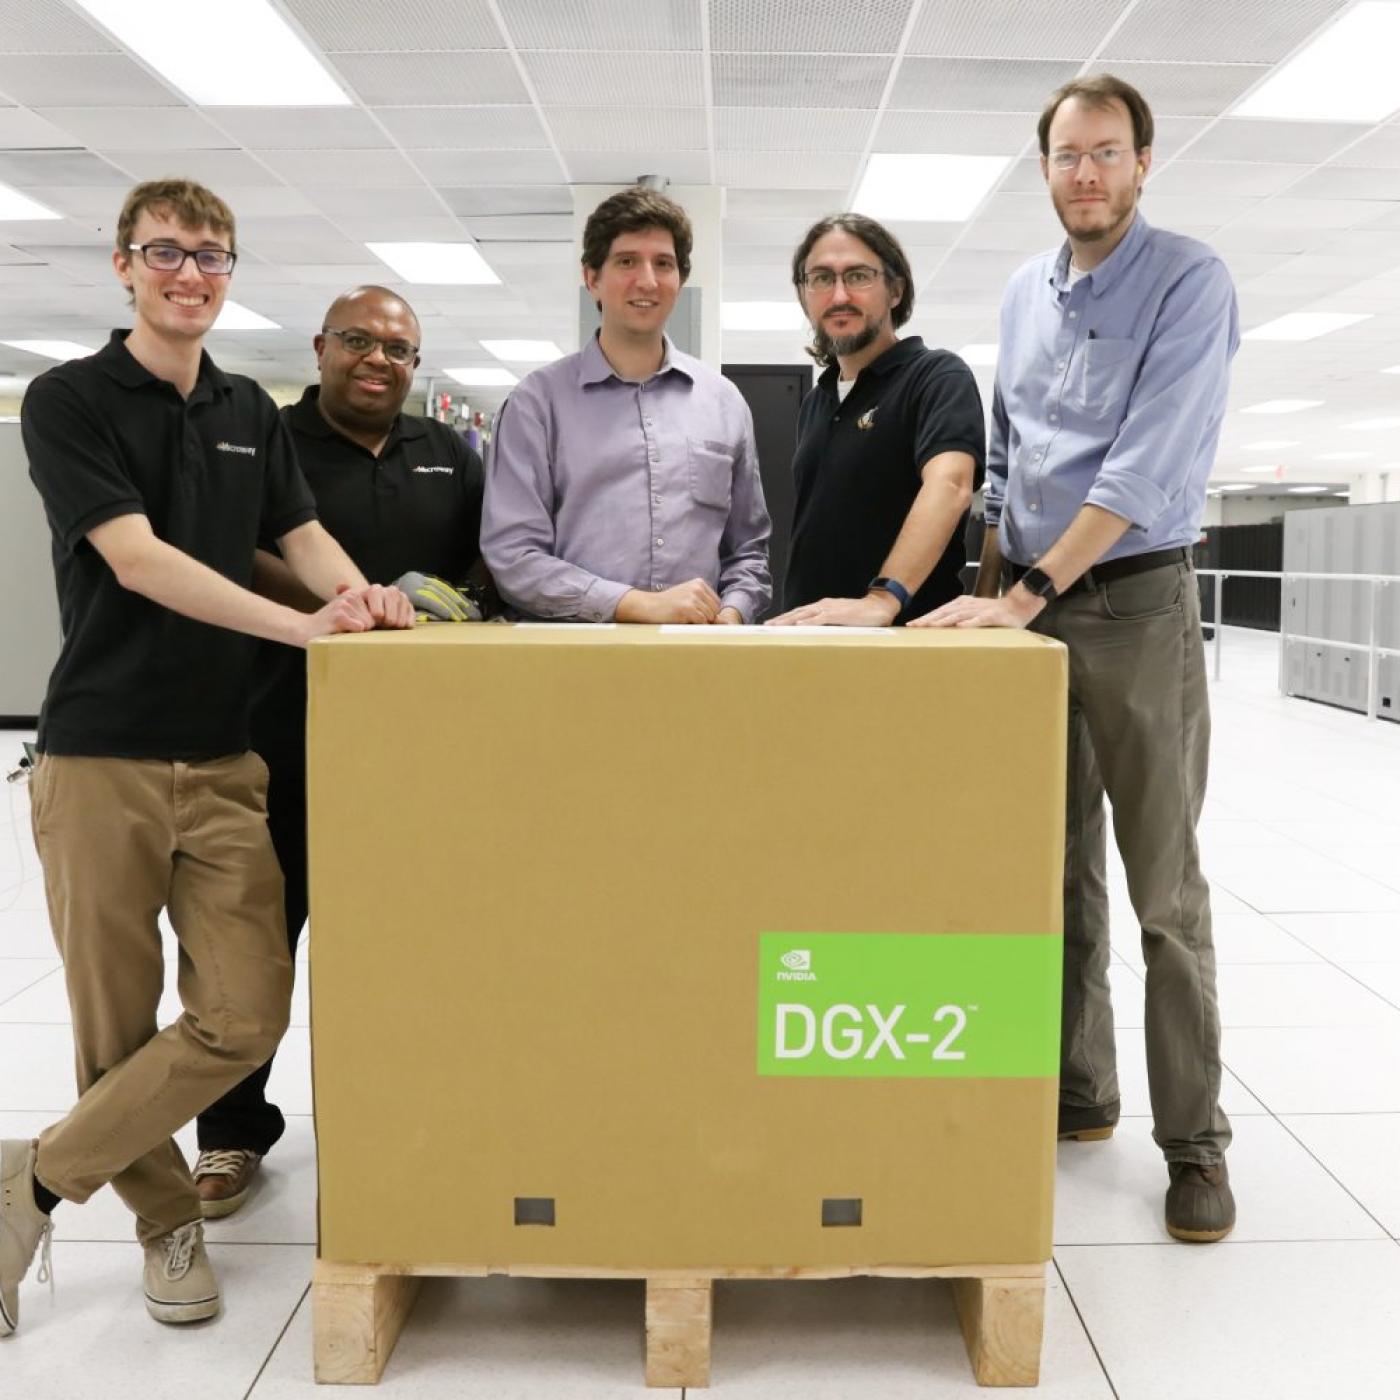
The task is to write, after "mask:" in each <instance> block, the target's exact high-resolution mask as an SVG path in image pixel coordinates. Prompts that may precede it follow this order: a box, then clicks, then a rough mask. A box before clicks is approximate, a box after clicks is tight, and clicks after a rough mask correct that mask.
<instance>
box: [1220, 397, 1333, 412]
mask: <svg viewBox="0 0 1400 1400" xmlns="http://www.w3.org/2000/svg"><path fill="white" fill-rule="evenodd" d="M1321 407H1322V400H1321V399H1266V400H1265V401H1264V402H1263V403H1256V404H1251V405H1250V406H1249V407H1248V408H1242V409H1240V412H1241V413H1302V412H1303V411H1304V410H1306V409H1309V408H1321Z"/></svg>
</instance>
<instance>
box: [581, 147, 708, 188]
mask: <svg viewBox="0 0 1400 1400" xmlns="http://www.w3.org/2000/svg"><path fill="white" fill-rule="evenodd" d="M563 156H564V164H565V165H566V166H567V167H568V171H569V177H570V179H571V180H572V181H573V182H574V183H575V184H579V185H630V184H631V183H632V182H633V181H635V180H637V179H638V178H639V177H640V176H642V175H665V176H666V177H667V178H668V179H669V180H670V181H671V183H672V184H676V185H708V184H709V183H710V158H709V156H708V155H707V154H706V153H705V152H704V151H675V150H671V149H669V148H666V147H657V148H655V149H653V150H650V151H564V152H563Z"/></svg>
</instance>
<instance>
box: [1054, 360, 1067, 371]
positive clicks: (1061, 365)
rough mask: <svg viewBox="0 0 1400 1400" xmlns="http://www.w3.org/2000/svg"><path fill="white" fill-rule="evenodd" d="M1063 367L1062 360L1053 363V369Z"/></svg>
mask: <svg viewBox="0 0 1400 1400" xmlns="http://www.w3.org/2000/svg"><path fill="white" fill-rule="evenodd" d="M1064 367H1065V362H1064V361H1063V360H1056V361H1055V368H1056V369H1064Z"/></svg>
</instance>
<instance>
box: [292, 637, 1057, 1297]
mask: <svg viewBox="0 0 1400 1400" xmlns="http://www.w3.org/2000/svg"><path fill="white" fill-rule="evenodd" d="M309 667H310V720H309V724H310V821H311V876H312V882H311V889H312V899H311V906H312V914H311V918H312V931H313V950H314V951H313V953H312V959H311V963H312V969H313V971H312V1044H313V1056H314V1079H315V1101H316V1126H317V1136H318V1144H319V1154H320V1210H321V1215H320V1229H321V1239H320V1250H321V1256H322V1258H323V1259H326V1260H336V1261H346V1262H351V1261H357V1262H364V1261H374V1262H376V1263H378V1264H383V1265H389V1266H392V1265H396V1264H397V1265H416V1266H429V1268H431V1266H435V1265H440V1266H442V1271H443V1272H450V1271H451V1268H452V1266H453V1265H458V1266H478V1265H485V1266H502V1267H506V1266H510V1267H516V1268H522V1269H523V1268H526V1267H528V1266H540V1267H541V1268H547V1267H553V1266H559V1267H562V1268H577V1269H579V1270H580V1271H586V1270H588V1269H597V1270H599V1271H604V1270H614V1269H617V1270H636V1271H646V1270H658V1269H691V1268H694V1269H715V1268H734V1269H744V1268H754V1269H763V1268H792V1269H796V1268H802V1267H821V1266H832V1267H840V1266H851V1267H852V1268H857V1269H859V1268H861V1267H868V1266H876V1265H899V1264H906V1265H946V1264H982V1265H994V1264H1029V1263H1033V1262H1035V1261H1039V1260H1044V1259H1047V1258H1048V1257H1049V1254H1050V1242H1051V1237H1050V1228H1051V1205H1052V1189H1053V1172H1054V1148H1055V1112H1056V1073H1057V1065H1058V1044H1059V1004H1060V991H1059V987H1060V928H1061V906H1060V900H1061V865H1062V823H1063V816H1064V735H1065V691H1066V661H1065V653H1064V651H1063V649H1062V648H1061V647H1060V646H1059V645H1058V644H1056V643H1053V642H1049V641H1046V640H1044V639H1042V638H1038V637H1033V636H1028V635H1024V634H1013V633H1006V632H958V633H933V632H905V631H899V632H882V633H847V632H841V631H826V632H822V633H820V634H818V635H813V634H803V633H781V634H775V633H774V632H772V631H769V632H766V633H764V632H754V631H747V630H745V631H731V630H730V629H725V628H709V629H698V628H691V629H683V628H676V629H667V628H663V629H659V630H658V629H652V628H616V627H615V628H591V627H563V626H560V627H552V626H538V627H504V626H494V625H488V626H460V627H451V626H442V627H436V628H426V629H420V630H419V631H417V632H415V633H412V634H397V635H392V634H377V635H373V636H366V637H350V638H339V639H334V640H330V641H327V642H323V643H317V644H316V645H314V646H313V647H312V649H311V652H310V659H309ZM522 1202H523V1204H521V1203H522ZM546 1202H547V1203H549V1204H547V1205H546V1204H543V1203H546ZM551 1211H552V1217H553V1224H552V1225H551V1224H547V1223H541V1221H542V1220H543V1219H544V1218H546V1217H548V1215H549V1214H550V1212H551ZM521 1216H523V1219H519V1217H521ZM857 1220H858V1222H859V1223H855V1222H856V1221H857Z"/></svg>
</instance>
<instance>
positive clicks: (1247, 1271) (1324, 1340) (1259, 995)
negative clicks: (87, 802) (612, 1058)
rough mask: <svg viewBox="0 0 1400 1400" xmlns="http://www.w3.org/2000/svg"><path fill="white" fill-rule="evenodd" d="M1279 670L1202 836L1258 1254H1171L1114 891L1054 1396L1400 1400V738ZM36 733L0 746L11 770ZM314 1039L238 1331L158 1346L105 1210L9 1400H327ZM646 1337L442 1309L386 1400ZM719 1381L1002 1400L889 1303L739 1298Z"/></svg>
mask: <svg viewBox="0 0 1400 1400" xmlns="http://www.w3.org/2000/svg"><path fill="white" fill-rule="evenodd" d="M1274 655H1275V653H1274V640H1273V639H1272V638H1270V637H1267V636H1263V635H1260V634H1255V633H1242V632H1235V631H1230V632H1229V633H1228V634H1227V643H1226V657H1225V677H1224V680H1223V681H1222V682H1221V683H1219V684H1218V685H1216V686H1215V687H1214V696H1213V700H1214V712H1215V749H1214V762H1213V768H1214V771H1213V775H1212V779H1211V790H1210V799H1209V803H1208V806H1207V815H1206V819H1205V820H1204V822H1203V823H1202V844H1203V848H1204V851H1205V857H1206V870H1207V873H1208V874H1209V875H1210V876H1211V879H1212V881H1213V882H1214V890H1215V910H1216V927H1217V941H1218V947H1219V957H1220V990H1221V1005H1222V1011H1223V1020H1224V1025H1225V1062H1226V1065H1227V1068H1228V1071H1229V1072H1228V1074H1227V1076H1226V1082H1225V1091H1224V1101H1225V1105H1226V1108H1227V1110H1228V1111H1229V1112H1230V1113H1231V1114H1232V1116H1233V1119H1234V1125H1235V1144H1234V1147H1233V1149H1232V1151H1231V1157H1230V1161H1231V1169H1232V1175H1233V1178H1234V1182H1235V1189H1236V1193H1237V1196H1238V1198H1239V1203H1240V1219H1239V1226H1238V1228H1237V1230H1236V1231H1235V1234H1234V1235H1233V1236H1232V1238H1231V1239H1230V1240H1229V1241H1227V1242H1226V1243H1224V1244H1222V1245H1219V1246H1215V1247H1212V1248H1193V1247H1189V1246H1183V1245H1178V1244H1174V1243H1172V1242H1171V1241H1169V1240H1168V1239H1167V1238H1166V1236H1165V1235H1164V1233H1163V1230H1162V1226H1161V1222H1160V1210H1161V1195H1162V1190H1163V1186H1164V1183H1165V1174H1164V1172H1163V1169H1162V1167H1161V1163H1160V1161H1159V1159H1158V1157H1157V1153H1156V1151H1155V1149H1154V1147H1153V1146H1152V1142H1151V1139H1150V1137H1149V1130H1150V1126H1151V1124H1150V1121H1149V1119H1148V1118H1147V1117H1146V1113H1147V1097H1146V1077H1145V1073H1144V1069H1143V1065H1142V1053H1143V1052H1142V1032H1141V1029H1140V1027H1141V1025H1142V1008H1141V978H1140V963H1139V955H1138V951H1137V934H1136V930H1135V927H1134V924H1133V920H1132V915H1131V911H1130V909H1129V908H1128V905H1127V900H1126V895H1125V893H1124V892H1123V888H1122V882H1121V878H1116V879H1115V886H1116V887H1115V892H1114V900H1113V903H1114V914H1115V938H1114V949H1115V965H1114V969H1113V984H1114V992H1115V997H1116V1005H1117V1011H1118V1015H1117V1019H1118V1022H1119V1025H1120V1027H1121V1029H1120V1033H1119V1034H1120V1043H1119V1048H1120V1056H1121V1059H1122V1067H1121V1069H1122V1083H1123V1099H1124V1111H1125V1114H1126V1115H1127V1116H1126V1117H1125V1120H1124V1123H1123V1125H1122V1127H1121V1129H1120V1131H1119V1133H1118V1135H1117V1136H1116V1137H1115V1138H1114V1139H1113V1140H1112V1141H1111V1142H1108V1143H1103V1144H1084V1145H1080V1144H1068V1145H1065V1146H1063V1147H1062V1148H1061V1150H1060V1173H1059V1187H1058V1202H1057V1213H1056V1226H1055V1240H1056V1247H1055V1265H1054V1267H1053V1268H1052V1269H1051V1270H1050V1276H1049V1281H1050V1290H1049V1298H1048V1305H1047V1309H1046V1335H1045V1350H1044V1360H1043V1370H1042V1381H1041V1391H1042V1392H1043V1393H1044V1394H1045V1395H1047V1396H1056V1397H1065V1400H1099V1397H1111V1396H1117V1397H1118V1400H1155V1398H1156V1397H1158V1396H1161V1397H1170V1400H1179V1397H1182V1396H1189V1397H1192V1400H1251V1397H1260V1400H1263V1398H1264V1397H1267V1400H1294V1397H1297V1400H1302V1397H1307V1398H1308V1400H1313V1397H1317V1396H1324V1395H1325V1396H1329V1397H1331V1396H1335V1397H1338V1400H1371V1397H1374V1400H1396V1397H1400V1365H1397V1363H1396V1360H1395V1343H1396V1338H1397V1337H1400V1170H1398V1169H1397V1165H1396V1164H1397V1162H1400V803H1397V798H1400V725H1395V724H1391V723H1382V724H1368V723H1367V722H1366V721H1365V720H1364V719H1363V718H1361V717H1360V716H1357V715H1353V714H1349V713H1345V712H1342V711H1336V710H1329V709H1326V708H1324V707H1321V706H1317V705H1312V704H1309V703H1307V702H1305V701H1295V700H1285V699H1282V698H1281V697H1280V696H1279V695H1278V694H1277V693H1276V691H1275V689H1274V677H1275V674H1276V672H1275V661H1274ZM19 737H21V736H18V735H8V736H0V760H3V761H8V760H9V759H10V758H11V756H12V753H13V751H14V750H15V748H16V747H17V744H16V742H15V741H17V740H18V738H19ZM9 795H10V799H11V804H12V805H11V808H10V810H9V811H8V812H7V811H6V810H5V809H4V808H3V807H0V1071H3V1072H2V1073H0V1135H3V1136H6V1137H9V1136H22V1135H29V1134H32V1133H34V1132H36V1131H37V1130H38V1128H39V1127H40V1126H41V1125H42V1124H43V1123H44V1122H46V1121H47V1120H48V1119H49V1118H51V1117H52V1116H54V1115H55V1114H56V1113H57V1112H59V1111H61V1110H63V1109H64V1108H66V1107H67V1106H68V1104H69V1102H70V1099H71V1095H72V1087H71V1068H70V1046H69V1040H68V1032H67V1029H66V1022H67V1008H66V1004H65V1001H64V996H63V988H62V974H61V972H60V970H59V964H58V960H57V959H56V958H55V957H54V955H53V947H52V943H51V942H50V940H49V935H48V929H47V925H46V920H45V916H44V914H43V912H42V900H41V897H40V892H39V886H38V882H37V881H36V880H35V879H34V872H35V869H36V865H35V859H34V853H33V849H32V847H31V845H30V842H29V836H28V823H27V809H26V804H25V798H24V793H23V789H13V788H12V789H10V790H9ZM11 826H12V827H13V829H14V834H13V836H12V835H11V832H10V828H11ZM1115 876H1116V877H1117V872H1115ZM306 1019H307V1018H306V1006H305V1002H304V1000H302V999H301V998H299V999H298V1002H297V1007H296V1011H295V1012H294V1015H293V1022H294V1028H293V1030H292V1031H291V1032H290V1033H289V1037H288V1042H287V1044H286V1046H285V1047H284V1050H283V1053H282V1055H281V1057H280V1058H279V1061H278V1069H277V1072H276V1076H275V1079H274V1088H275V1090H276V1094H277V1096H278V1097H279V1099H280V1102H281V1103H282V1105H283V1107H284V1108H285V1109H287V1110H288V1111H289V1112H290V1113H291V1114H292V1115H294V1116H293V1117H292V1118H291V1121H290V1128H289V1132H288V1136H287V1140H286V1142H285V1143H284V1145H283V1146H282V1147H280V1148H279V1149H278V1151H277V1152H276V1153H275V1154H274V1155H273V1156H272V1157H271V1158H270V1159H269V1163H268V1167H267V1169H266V1175H265V1179H264V1180H263V1182H262V1184H261V1187H260V1189H259V1191H258V1193H257V1195H256V1197H255V1198H254V1200H253V1201H252V1203H251V1204H250V1205H249V1207H248V1208H247V1209H246V1210H245V1211H244V1212H243V1213H242V1214H240V1215H239V1216H237V1217H235V1218H234V1219H233V1220H231V1221H228V1222H226V1223H224V1224H216V1225H213V1226H211V1228H210V1231H209V1236H210V1239H211V1241H212V1242H213V1256H214V1260H215V1266H216V1267H217V1268H218V1269H219V1271H220V1274H221V1277H222V1280H223V1286H224V1291H225V1300H226V1309H225V1315H224V1316H223V1318H222V1319H221V1320H219V1321H218V1322H216V1323H213V1324H210V1325H206V1326H202V1327H198V1328H195V1329H192V1330H190V1331H185V1332H181V1331H178V1330H172V1329H167V1328H161V1327H159V1326H158V1325H157V1324H155V1323H152V1322H150V1321H149V1320H148V1319H147V1318H146V1316H145V1313H144V1311H143V1309H142V1307H141V1302H140V1294H139V1285H138V1278H139V1273H138V1267H139V1265H138V1256H137V1253H136V1250H135V1248H134V1246H133V1245H132V1244H131V1243H130V1242H129V1241H130V1224H129V1220H128V1218H127V1216H126V1214H125V1212H124V1210H123V1208H122V1207H121V1205H120V1204H119V1203H118V1202H117V1201H116V1199H115V1198H114V1197H113V1196H112V1195H111V1193H110V1192H103V1193H100V1194H99V1196H98V1197H96V1198H95V1199H94V1200H93V1201H92V1202H91V1203H90V1204H89V1205H87V1206H86V1207H83V1208H81V1209H77V1208H74V1207H71V1206H67V1207H62V1208H60V1210H59V1212H58V1214H57V1217H56V1219H57V1222H58V1227H57V1234H58V1240H57V1244H56V1246H55V1250H54V1254H55V1262H56V1267H57V1275H58V1288H57V1294H56V1297H55V1299H54V1300H53V1302H52V1303H50V1300H49V1299H48V1298H47V1297H46V1296H45V1291H44V1290H43V1289H42V1288H40V1287H39V1286H37V1285H36V1284H35V1283H34V1282H33V1280H32V1279H31V1280H30V1281H29V1282H28V1283H27V1284H26V1286H25V1290H24V1319H23V1327H22V1329H21V1331H20V1333H19V1334H18V1335H17V1336H15V1337H13V1338H11V1339H9V1340H8V1341H6V1342H4V1343H0V1395H3V1396H5V1397H6V1400H8V1397H11V1396H14V1397H16V1398H17V1400H18V1397H23V1400H72V1397H96V1396H100V1397H102V1400H125V1397H127V1396H131V1397H135V1396H140V1397H142V1400H165V1398H166V1397H172V1400H173V1397H180V1400H187V1398H188V1397H190V1396H198V1397H200V1400H243V1397H248V1396H252V1397H254V1400H287V1398H289V1397H294V1396H303V1397H311V1396H313V1395H315V1394H317V1393H319V1394H321V1395H324V1394H325V1393H326V1392H325V1391H324V1390H322V1391H320V1392H317V1391H316V1389H315V1387H314V1386H313V1383H312V1380H311V1341H310V1318H309V1308H308V1304H307V1299H306V1285H307V1278H308V1274H309V1270H310V1265H311V1259H312V1256H313V1253H314V1241H315V1238H316V1230H315V1184H314V1179H313V1172H312V1163H313V1160H314V1152H315V1145H314V1141H313V1135H312V1129H311V1120H310V1117H309V1114H310V1108H311V1104H310V1084H309V1078H308V1056H309V1049H308V1040H307V1031H306ZM187 1137H188V1134H187ZM189 1146H190V1143H189V1142H186V1147H187V1148H188V1147H189ZM640 1318H641V1290H640V1286H639V1285H636V1284H629V1283H580V1282H536V1281H523V1280H522V1281H517V1280H509V1279H491V1280H461V1281H455V1282H448V1281H441V1282H438V1281H430V1282H429V1283H427V1284H426V1285H425V1287H424V1289H423V1293H422V1296H421V1299H420V1301H419V1303H418V1306H417V1308H416V1309H415V1311H414V1314H413V1316H412V1318H411V1320H410V1322H409V1325H408V1327H407V1328H406V1330H405V1333H404V1336H403V1339H402V1341H401V1342H400V1344H399V1347H398V1349H397V1351H396V1352H395V1354H394V1357H393V1360H392V1362H391V1363H390V1366H389V1369H388V1371H387V1372H386V1373H385V1377H384V1380H383V1382H382V1383H381V1385H380V1388H379V1389H380V1392H381V1393H382V1394H383V1395H384V1396H385V1397H386V1400H387V1397H392V1396H408V1395H411V1396H414V1397H423V1400H432V1397H438V1396H442V1397H448V1396H451V1397H461V1400H478V1397H479V1398H480V1400H488V1397H489V1400H527V1398H528V1400H534V1397H540V1396H546V1395H548V1396H550V1397H557V1400H611V1398H612V1397H616V1396H623V1395H634V1394H635V1395H641V1394H643V1393H644V1391H643V1387H642V1384H641V1330H640ZM713 1384H714V1393H715V1394H716V1395H717V1396H733V1397H736V1400H738V1397H773V1398H774V1400H780V1398H781V1397H787V1396H791V1397H797V1396H801V1397H803V1400H837V1397H839V1398H840V1400H865V1398H866V1397H870V1398H871V1400H876V1398H877V1397H878V1400H905V1397H910V1398H911V1400H912V1397H915V1396H930V1397H932V1396H935V1395H937V1396H943V1395H954V1394H967V1395H970V1394H973V1393H975V1391H976V1387H975V1386H974V1385H973V1383H972V1381H971V1378H970V1375H969V1373H968V1369H967V1364H966V1361H965V1359H964V1356H963V1350H962V1343H961V1340H960V1337H959V1333H958V1328H957V1324H956V1322H955V1320H954V1316H953V1311H952V1303H951V1298H950V1296H949V1293H948V1289H947V1287H946V1286H945V1285H943V1284H940V1283H937V1282H919V1283H913V1282H904V1281H895V1280H852V1281H849V1282H841V1283H824V1284H810V1283H803V1284H792V1283H782V1284H777V1283H774V1284H758V1283H749V1284H731V1285H727V1286H724V1285H722V1286H720V1288H719V1289H718V1290H717V1298H716V1327H715V1350H714V1377H713Z"/></svg>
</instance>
